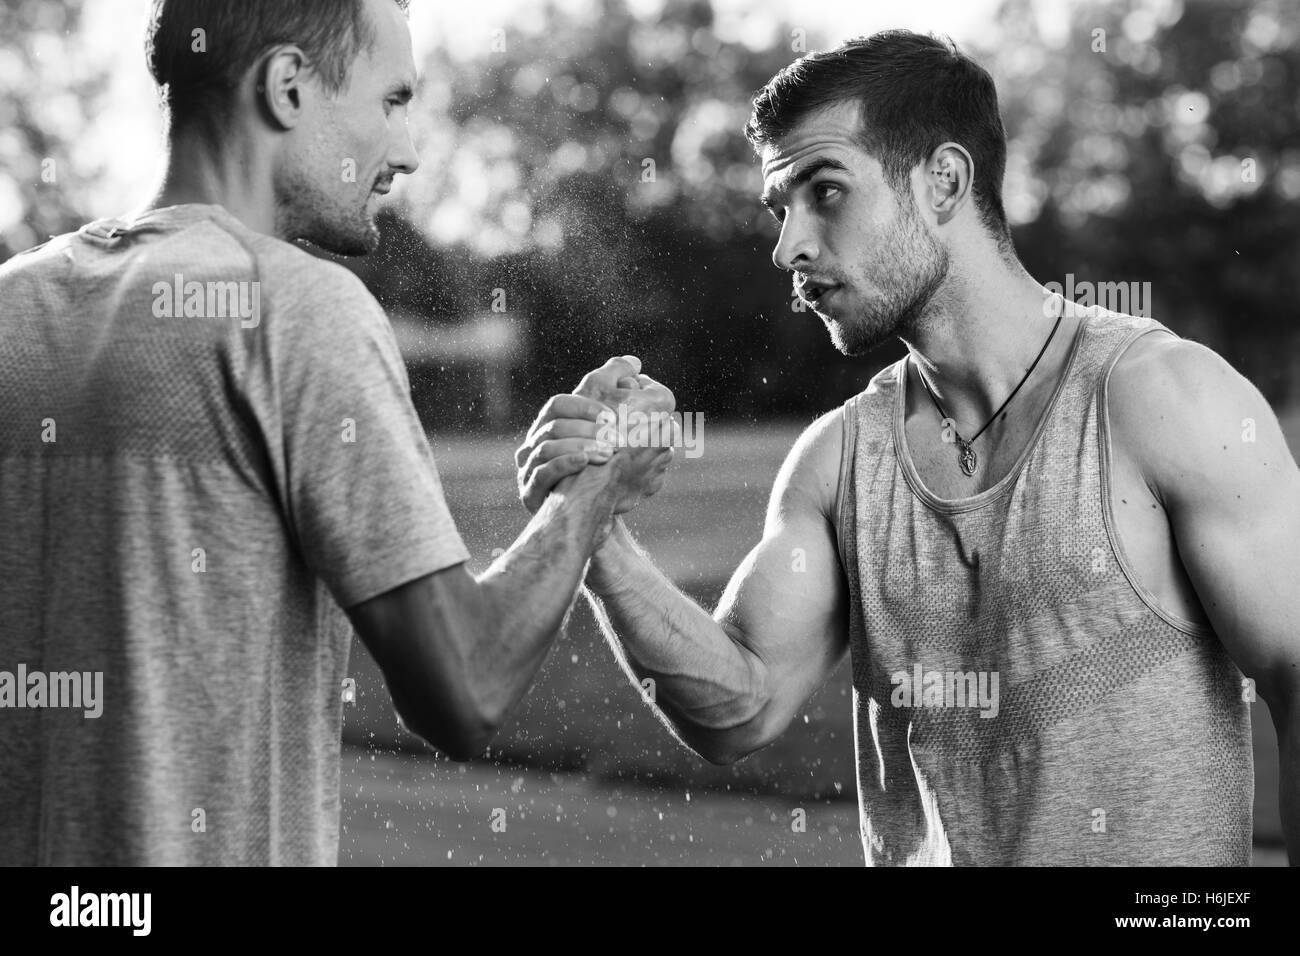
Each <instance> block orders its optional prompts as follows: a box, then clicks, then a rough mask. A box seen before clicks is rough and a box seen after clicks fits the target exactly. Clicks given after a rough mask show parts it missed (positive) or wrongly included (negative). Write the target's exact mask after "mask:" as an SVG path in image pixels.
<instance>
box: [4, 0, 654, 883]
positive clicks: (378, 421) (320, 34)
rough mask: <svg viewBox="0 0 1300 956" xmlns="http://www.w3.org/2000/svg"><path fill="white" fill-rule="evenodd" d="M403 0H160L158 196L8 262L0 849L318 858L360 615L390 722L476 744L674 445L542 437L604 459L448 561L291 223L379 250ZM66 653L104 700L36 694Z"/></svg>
mask: <svg viewBox="0 0 1300 956" xmlns="http://www.w3.org/2000/svg"><path fill="white" fill-rule="evenodd" d="M404 11H405V3H404V2H394V0H311V2H308V0H158V2H156V4H155V8H154V15H153V20H152V25H151V30H150V35H149V65H150V69H151V71H152V73H153V75H154V78H155V79H156V80H157V82H158V83H159V85H160V87H161V89H162V91H163V94H164V98H165V101H166V104H167V107H168V111H169V119H170V125H169V130H168V144H169V155H168V163H167V169H166V175H165V178H164V182H163V185H162V188H161V190H160V192H159V194H158V196H157V198H156V199H155V200H154V201H153V202H152V203H150V204H149V206H148V208H146V209H145V210H144V211H143V212H142V213H141V214H139V215H137V216H133V217H130V218H127V219H124V220H105V221H100V222H94V223H91V224H89V225H87V226H85V227H84V228H82V229H81V230H79V231H78V232H76V233H74V234H70V235H65V236H59V237H57V238H55V239H52V240H51V241H50V242H48V243H46V244H45V245H44V246H42V247H40V248H38V249H35V250H32V251H30V252H28V253H26V254H23V255H20V256H17V257H15V258H14V259H12V260H11V261H9V262H8V263H6V264H5V265H4V266H3V267H0V301H3V302H4V303H5V310H4V313H3V314H0V528H2V529H3V533H2V534H0V581H3V582H4V589H3V591H0V672H4V673H0V863H3V864H23V865H33V864H53V865H62V864H75V865H87V864H90V865H95V864H116V865H138V864H168V865H170V864H327V865H333V864H334V863H336V861H337V855H338V835H339V748H340V730H341V725H342V707H343V698H344V695H345V693H346V691H345V679H346V677H347V673H348V670H347V665H348V651H349V648H350V644H351V631H350V629H349V627H348V619H349V618H350V619H351V623H352V625H353V626H355V628H356V631H357V633H358V634H359V635H360V637H361V639H362V641H363V642H364V643H365V644H366V646H367V648H368V649H369V650H370V652H371V654H372V655H373V656H374V658H375V660H376V662H377V663H378V664H379V667H380V668H381V670H382V671H383V673H384V677H385V679H386V681H387V684H388V688H389V690H390V692H391V693H392V696H393V699H394V702H395V703H396V706H397V710H398V713H399V715H400V716H401V718H402V719H403V721H404V722H405V723H406V725H407V726H408V727H410V728H411V729H412V730H413V731H415V732H416V733H418V734H420V735H421V736H422V737H424V738H425V739H426V740H428V741H429V742H430V743H432V744H434V745H435V746H437V747H439V748H440V749H442V750H444V751H445V752H446V753H448V754H449V755H450V756H452V757H453V758H455V759H466V758H468V757H469V756H471V755H473V754H475V753H478V752H479V751H481V750H482V749H483V748H484V747H485V746H486V745H487V743H488V741H489V740H490V739H491V737H492V735H493V734H494V733H495V732H496V730H497V729H498V728H499V727H500V726H501V724H502V722H503V721H504V720H505V718H506V715H507V714H508V713H509V711H510V710H511V708H512V707H513V706H514V705H515V704H516V703H517V702H518V701H519V699H520V698H521V697H522V695H523V694H524V692H525V691H526V689H527V688H528V686H529V684H530V683H531V681H532V679H533V677H534V675H535V674H536V672H537V670H538V668H539V667H540V665H541V663H542V661H543V659H544V657H545V655H546V652H547V650H548V649H549V647H550V645H551V643H552V641H553V640H554V638H555V635H556V633H557V632H558V630H559V628H560V625H561V622H562V619H563V616H564V614H565V612H566V610H567V609H568V607H569V606H570V603H571V602H572V599H573V595H574V593H575V590H576V588H577V586H578V583H579V580H580V578H581V575H582V570H583V568H584V566H585V564H586V563H587V561H588V558H589V556H590V553H591V550H592V548H593V547H594V546H595V545H597V544H598V543H599V542H600V541H601V540H602V539H603V537H604V535H605V534H607V533H608V529H609V526H610V524H611V522H612V517H613V515H614V514H615V513H616V512H620V511H623V510H626V509H627V508H629V507H631V506H632V504H633V503H635V501H636V500H638V499H639V498H640V497H642V496H643V495H645V494H650V493H653V492H654V491H655V490H656V489H657V487H658V484H659V482H660V481H661V480H662V472H663V470H664V468H666V467H667V464H668V460H669V459H670V458H671V453H670V452H665V451H661V450H657V449H635V450H634V449H628V450H623V451H619V452H618V453H616V454H614V453H613V452H612V449H604V450H593V451H591V452H590V453H588V452H584V451H582V450H578V451H574V452H571V453H570V454H569V455H567V456H560V457H559V458H558V459H557V464H556V466H555V467H559V466H560V465H561V464H563V465H568V466H572V465H576V464H578V463H581V464H583V465H584V466H585V465H586V464H587V463H590V462H597V461H599V462H601V463H604V464H605V465H606V467H602V468H596V469H590V470H584V471H583V472H582V473H581V474H579V475H576V476H574V477H572V478H569V479H567V480H566V482H565V483H564V484H563V485H562V486H561V493H560V494H559V495H557V496H554V497H553V498H552V499H551V500H549V501H548V502H547V504H546V506H545V507H544V508H542V509H541V510H540V511H539V512H538V513H537V516H536V518H535V519H534V520H533V521H532V522H531V523H530V524H529V526H528V528H527V529H526V530H525V531H524V533H523V534H522V535H521V537H520V538H519V540H518V541H517V542H516V543H515V544H514V546H513V547H511V548H510V549H509V550H508V551H507V552H506V553H505V554H504V555H502V556H501V557H500V558H499V559H498V560H496V561H495V562H493V564H492V566H491V567H490V568H489V569H488V571H487V572H486V573H484V574H483V575H481V576H480V577H478V578H477V579H476V578H475V577H473V576H471V575H470V574H469V572H468V571H467V570H466V566H465V561H466V560H467V558H468V557H469V554H468V552H467V550H466V548H465V546H464V544H463V543H462V542H461V539H460V536H459V535H458V534H457V531H456V527H455V524H454V523H453V521H452V517H451V515H450V514H449V513H448V510H447V507H446V504H445V502H444V500H443V495H442V488H441V485H440V482H439V478H438V471H437V469H436V467H435V465H434V460H433V456H432V453H431V452H430V449H429V445H428V442H427V439H426V438H425V435H424V431H423V429H422V427H421V425H420V422H419V420H418V418H417V417H416V413H415V410H414V408H413V407H412V405H411V400H410V395H409V391H410V385H409V382H408V379H407V375H406V370H405V368H404V367H403V365H402V360H401V356H400V355H399V353H398V349H397V345H396V341H395V339H394V336H393V331H392V328H391V327H390V326H389V324H388V322H387V320H386V318H385V316H384V313H383V311H382V310H381V309H380V307H379V305H378V303H376V301H375V300H374V298H373V297H372V296H371V295H370V294H369V293H368V292H367V291H366V290H365V288H364V287H363V286H362V284H361V282H360V281H359V280H358V279H357V278H356V277H355V276H354V275H353V274H352V273H350V272H348V271H346V270H344V269H343V268H341V267H339V266H337V265H335V264H332V263H329V262H326V261H323V260H321V259H317V258H314V257H312V256H311V255H309V254H308V253H306V252H305V251H303V250H301V249H298V248H295V247H294V246H293V245H291V244H290V243H291V242H292V241H293V240H298V239H305V240H310V241H312V242H314V243H316V244H317V245H319V246H321V247H322V248H324V249H326V250H328V251H331V252H335V253H343V254H357V253H362V252H366V251H369V250H371V249H373V248H374V247H375V244H376V242H377V237H378V233H377V231H376V228H375V223H374V214H375V211H376V202H377V199H378V197H379V195H381V194H383V193H385V192H387V191H388V189H389V186H390V185H391V183H392V181H393V179H394V178H395V177H396V176H397V175H398V174H410V173H413V172H414V171H415V169H416V166H417V163H418V161H417V158H416V155H415V151H414V148H413V147H412V144H411V140H410V136H409V134H408V132H407V126H406V112H407V103H408V101H409V100H410V98H411V95H412V91H413V89H414V86H415V81H416V77H415V66H414V62H413V60H412V54H411V42H410V35H409V30H408V27H407V23H406V19H405V15H404ZM639 372H640V364H639V362H638V361H637V360H636V359H635V358H631V357H628V358H620V359H615V360H612V361H611V362H609V363H608V364H607V365H606V367H605V368H603V369H602V370H600V371H599V372H596V373H594V374H593V376H592V377H591V383H589V384H594V383H595V382H596V380H600V383H601V385H600V387H601V388H602V389H614V390H615V392H617V390H618V385H619V382H620V380H625V379H630V378H632V377H634V376H637V375H638V373H639ZM625 384H627V385H629V386H630V385H632V384H634V383H633V382H631V381H628V382H625ZM636 384H638V386H639V387H638V388H637V390H636V393H635V396H631V393H628V396H629V397H634V398H635V400H636V401H637V402H639V403H641V405H642V406H643V407H644V408H645V409H648V410H658V411H668V410H671V407H672V397H671V394H670V393H668V392H667V390H666V389H663V388H662V387H660V386H657V385H655V384H654V383H652V382H650V381H649V380H647V379H644V378H642V379H641V380H640V381H639V382H638V383H636ZM611 394H613V393H611ZM341 609H346V612H347V616H346V617H345V616H344V614H343V611H342V610H341ZM17 673H22V674H24V675H27V676H25V677H24V680H23V682H22V683H23V686H20V687H15V686H14V681H13V679H12V678H13V675H14V674H17ZM69 673H77V674H83V675H91V676H97V677H98V679H100V680H102V688H103V691H102V696H103V700H102V701H101V702H100V705H102V712H101V713H100V714H98V715H97V716H93V715H88V714H87V713H85V712H84V708H83V709H70V708H62V707H60V706H58V704H59V702H58V701H52V700H50V699H48V694H47V693H46V690H45V687H46V680H47V678H48V677H49V675H62V674H69ZM6 675H8V676H9V678H10V679H9V680H8V681H6V680H5V677H6ZM29 682H30V683H29ZM91 686H94V684H93V682H92V684H91Z"/></svg>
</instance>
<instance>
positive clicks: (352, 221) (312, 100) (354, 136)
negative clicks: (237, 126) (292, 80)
mask: <svg viewBox="0 0 1300 956" xmlns="http://www.w3.org/2000/svg"><path fill="white" fill-rule="evenodd" d="M366 12H367V14H368V16H369V17H370V20H371V23H372V24H373V27H374V42H373V44H371V46H370V47H369V49H363V50H362V52H361V53H360V54H359V55H358V56H357V58H356V60H355V61H354V62H353V63H352V66H351V69H350V72H349V74H348V79H347V82H346V84H345V86H344V87H343V89H341V90H340V91H339V92H338V93H337V94H334V95H330V94H329V93H328V92H327V91H326V90H325V89H323V88H322V87H321V85H320V84H319V82H316V81H314V80H313V79H307V80H305V81H304V83H303V86H302V97H303V99H302V102H303V112H302V119H301V125H300V126H299V128H298V129H297V130H295V136H294V138H293V140H292V143H291V145H290V146H289V147H288V148H287V149H286V150H285V153H284V156H283V161H282V162H281V164H280V166H279V168H278V170H277V174H276V181H275V194H276V202H277V205H278V209H277V218H278V220H279V223H280V226H279V230H278V231H279V232H280V234H281V235H283V236H285V237H287V238H293V239H306V240H309V241H311V242H313V243H315V244H316V245H318V246H321V247H322V248H324V249H327V250H329V251H330V252H334V253H338V254H341V255H362V254H365V253H368V252H372V251H374V249H375V248H376V246H377V245H378V244H379V230H378V227H377V226H376V225H375V215H376V213H377V212H378V204H379V197H380V196H381V195H383V194H385V193H387V192H388V190H389V189H390V188H391V187H392V183H393V179H394V178H395V177H396V176H397V175H398V174H399V173H413V172H415V170H416V168H417V167H418V166H419V159H418V157H417V156H416V153H415V147H414V144H413V143H412V142H411V136H410V131H409V130H408V128H407V104H408V103H409V102H410V99H411V96H412V95H413V91H414V89H415V80H416V72H415V58H414V56H413V54H412V52H411V34H410V29H409V27H408V25H407V22H406V16H405V14H404V13H403V11H402V9H401V8H400V7H399V6H398V5H397V4H396V3H394V2H392V0H366Z"/></svg>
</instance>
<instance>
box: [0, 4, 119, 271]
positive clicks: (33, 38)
mask: <svg viewBox="0 0 1300 956" xmlns="http://www.w3.org/2000/svg"><path fill="white" fill-rule="evenodd" d="M81 11H82V0H12V2H6V3H5V4H4V6H0V261H4V260H5V259H7V258H9V256H11V255H13V254H14V253H16V252H21V251H22V250H23V249H26V248H28V247H30V246H32V245H35V244H37V243H39V242H43V241H45V240H46V239H48V238H49V237H50V236H52V235H57V234H59V233H61V232H66V231H68V230H69V229H74V228H76V227H78V226H80V225H81V224H82V222H83V221H84V215H83V210H82V209H81V208H80V207H81V205H82V199H83V197H84V189H85V188H88V187H89V188H93V184H94V183H95V181H96V179H97V178H98V174H99V173H100V171H101V168H102V167H101V165H100V158H98V157H95V156H92V155H89V153H88V151H85V150H81V151H76V149H75V147H76V145H77V138H78V136H79V135H80V134H81V133H82V132H83V131H84V130H85V128H86V125H87V119H88V117H89V116H91V115H92V114H93V113H94V112H95V111H97V110H98V109H99V108H100V105H101V103H102V99H103V95H104V83H103V74H102V73H100V72H96V71H94V70H90V69H87V68H85V66H84V63H79V61H78V58H77V57H76V53H75V47H76V44H75V40H74V37H75V32H76V30H77V27H78V24H79V22H80V18H81ZM74 64H76V65H78V68H73V67H74Z"/></svg>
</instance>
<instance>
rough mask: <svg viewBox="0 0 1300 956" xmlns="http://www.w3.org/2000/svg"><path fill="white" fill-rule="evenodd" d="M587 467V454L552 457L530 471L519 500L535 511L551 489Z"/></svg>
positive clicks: (578, 453) (579, 453) (577, 453)
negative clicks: (530, 473)
mask: <svg viewBox="0 0 1300 956" xmlns="http://www.w3.org/2000/svg"><path fill="white" fill-rule="evenodd" d="M586 467H587V456H586V455H585V454H583V453H582V452H576V453H572V454H568V455H561V456H560V457H558V458H552V459H551V460H550V461H548V462H547V463H546V464H544V465H542V466H541V467H540V468H538V469H537V470H536V471H534V472H533V473H532V476H531V477H530V478H529V481H528V483H527V484H525V485H524V486H523V490H522V491H521V492H520V494H519V497H520V500H521V501H523V503H524V506H525V507H526V508H527V509H528V510H529V511H536V510H537V509H538V508H540V507H541V506H542V502H544V501H545V500H546V496H547V495H549V494H550V493H551V489H552V488H554V487H555V486H556V485H557V484H559V483H560V482H561V481H563V480H564V479H565V478H567V477H568V476H569V475H574V474H577V473H578V472H580V471H582V469H584V468H586Z"/></svg>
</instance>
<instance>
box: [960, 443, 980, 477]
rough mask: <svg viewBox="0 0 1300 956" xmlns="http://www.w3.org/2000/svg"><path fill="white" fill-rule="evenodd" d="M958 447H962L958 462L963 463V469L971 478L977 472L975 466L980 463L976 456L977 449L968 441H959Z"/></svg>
mask: <svg viewBox="0 0 1300 956" xmlns="http://www.w3.org/2000/svg"><path fill="white" fill-rule="evenodd" d="M957 447H958V448H960V449H961V451H960V453H959V454H958V455H957V462H958V464H960V465H961V470H962V471H963V472H964V473H965V475H966V477H967V478H969V477H971V476H972V475H974V474H975V468H976V466H977V465H979V459H978V458H976V457H975V449H974V448H972V447H971V446H970V442H968V441H958V442H957Z"/></svg>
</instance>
